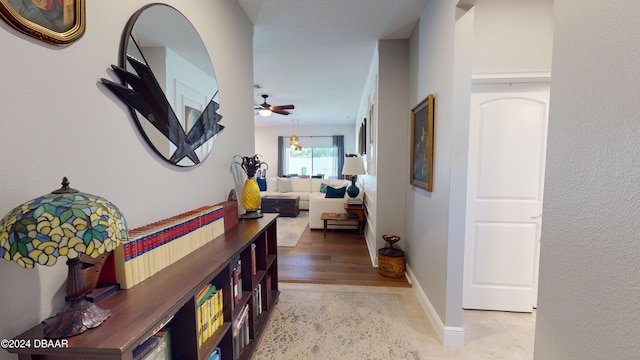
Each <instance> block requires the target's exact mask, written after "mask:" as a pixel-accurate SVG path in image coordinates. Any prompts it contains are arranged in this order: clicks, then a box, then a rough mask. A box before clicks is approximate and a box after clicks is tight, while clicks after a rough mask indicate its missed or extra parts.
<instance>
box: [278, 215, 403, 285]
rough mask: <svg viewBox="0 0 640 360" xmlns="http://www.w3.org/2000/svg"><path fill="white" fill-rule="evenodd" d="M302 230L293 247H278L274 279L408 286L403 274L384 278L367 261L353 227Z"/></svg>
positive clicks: (367, 258)
mask: <svg viewBox="0 0 640 360" xmlns="http://www.w3.org/2000/svg"><path fill="white" fill-rule="evenodd" d="M322 235H323V234H322V230H310V229H309V227H307V229H306V230H305V231H304V233H303V234H302V237H301V238H300V241H298V244H297V245H296V247H293V248H291V247H278V280H279V281H281V282H298V283H300V282H302V283H315V284H334V285H365V286H396V287H411V284H409V282H408V281H407V279H406V278H405V277H402V278H399V279H393V278H387V277H384V276H382V275H380V274H378V269H377V268H375V267H373V266H372V265H371V260H370V258H369V251H368V250H367V245H366V243H365V240H364V237H361V236H360V235H359V234H358V233H357V231H353V230H327V237H326V239H325V238H323V236H322Z"/></svg>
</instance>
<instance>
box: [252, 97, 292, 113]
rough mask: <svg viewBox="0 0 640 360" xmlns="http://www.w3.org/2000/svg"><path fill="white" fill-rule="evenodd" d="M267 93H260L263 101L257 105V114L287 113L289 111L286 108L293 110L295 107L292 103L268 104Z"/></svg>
mask: <svg viewBox="0 0 640 360" xmlns="http://www.w3.org/2000/svg"><path fill="white" fill-rule="evenodd" d="M268 97H269V95H265V94H262V98H263V99H264V102H263V103H262V104H260V105H257V107H256V110H258V114H260V115H262V116H270V115H271V113H276V114H280V115H289V114H290V112H289V111H287V110H293V109H295V107H294V106H293V105H269V104H267V98H268Z"/></svg>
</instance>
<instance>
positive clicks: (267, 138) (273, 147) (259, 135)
mask: <svg viewBox="0 0 640 360" xmlns="http://www.w3.org/2000/svg"><path fill="white" fill-rule="evenodd" d="M255 131H256V132H255V137H256V138H255V149H256V150H255V152H256V154H260V155H261V156H262V160H263V161H265V162H266V163H267V164H269V170H267V176H278V136H286V137H289V136H291V134H292V131H293V126H257V127H256V130H255ZM298 132H299V134H296V135H298V137H300V136H333V135H344V152H345V153H354V154H355V153H356V151H357V145H356V137H355V133H354V131H353V126H337V125H332V126H300V127H299V131H298ZM300 145H301V146H302V147H304V146H305V144H304V140H303V141H301V143H300Z"/></svg>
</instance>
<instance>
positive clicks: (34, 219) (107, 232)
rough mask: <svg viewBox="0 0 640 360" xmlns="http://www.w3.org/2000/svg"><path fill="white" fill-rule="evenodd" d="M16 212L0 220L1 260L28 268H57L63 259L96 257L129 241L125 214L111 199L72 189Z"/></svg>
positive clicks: (63, 190)
mask: <svg viewBox="0 0 640 360" xmlns="http://www.w3.org/2000/svg"><path fill="white" fill-rule="evenodd" d="M65 182H66V178H64V179H63V188H62V189H59V190H56V191H54V192H52V193H49V194H46V195H43V196H40V197H37V198H35V199H33V200H30V201H27V202H26V203H24V204H22V205H20V206H18V207H16V208H15V209H13V210H12V211H10V212H9V213H8V214H7V215H6V216H5V217H4V218H3V219H2V220H0V257H1V258H3V259H5V260H7V261H15V262H16V263H18V265H20V266H22V267H25V268H33V267H34V265H35V264H36V263H37V264H40V265H47V266H52V265H54V264H55V263H56V260H57V258H58V257H59V256H65V257H67V258H68V259H76V258H78V257H80V256H81V255H83V254H86V255H89V256H91V257H92V258H96V257H98V256H99V255H101V254H103V253H105V252H109V251H112V250H114V249H115V248H116V247H117V246H118V245H119V244H120V241H121V240H123V239H126V238H127V225H126V221H125V219H124V217H123V216H122V214H121V213H120V210H118V208H117V207H116V206H115V205H113V204H112V203H110V202H109V201H107V200H106V199H104V198H102V197H99V196H95V195H90V194H86V193H82V192H79V191H77V190H74V189H71V188H69V187H68V184H69V183H68V182H66V185H65Z"/></svg>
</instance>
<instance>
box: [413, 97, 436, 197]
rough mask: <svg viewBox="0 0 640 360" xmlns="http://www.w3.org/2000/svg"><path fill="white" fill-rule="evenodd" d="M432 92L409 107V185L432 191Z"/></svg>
mask: <svg viewBox="0 0 640 360" xmlns="http://www.w3.org/2000/svg"><path fill="white" fill-rule="evenodd" d="M433 106H434V101H433V94H429V95H428V96H427V97H426V98H425V99H424V100H422V101H421V102H420V103H419V104H418V105H416V107H414V108H413V109H411V166H410V171H411V174H410V177H409V179H410V180H409V182H410V183H411V185H413V186H415V187H418V188H421V189H424V190H427V191H429V192H431V191H433V110H434V108H433Z"/></svg>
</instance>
